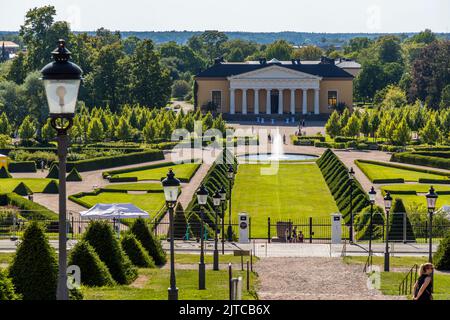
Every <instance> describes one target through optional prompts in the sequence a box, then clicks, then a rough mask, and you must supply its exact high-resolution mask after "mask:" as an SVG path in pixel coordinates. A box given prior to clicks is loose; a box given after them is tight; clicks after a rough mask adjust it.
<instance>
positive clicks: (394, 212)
mask: <svg viewBox="0 0 450 320" xmlns="http://www.w3.org/2000/svg"><path fill="white" fill-rule="evenodd" d="M404 215H406V208H405V205H404V204H403V201H402V199H398V198H396V199H395V200H394V205H393V206H392V209H391V218H390V221H389V224H390V225H389V240H403V230H404V229H403V228H404V226H403V224H404V222H405V220H404V219H405V217H404ZM415 240H416V238H415V236H414V231H413V228H412V226H411V222H410V221H409V218H408V215H406V241H415Z"/></svg>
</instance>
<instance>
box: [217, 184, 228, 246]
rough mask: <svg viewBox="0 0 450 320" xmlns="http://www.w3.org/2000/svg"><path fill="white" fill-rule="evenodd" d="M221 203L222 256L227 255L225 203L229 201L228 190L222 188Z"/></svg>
mask: <svg viewBox="0 0 450 320" xmlns="http://www.w3.org/2000/svg"><path fill="white" fill-rule="evenodd" d="M219 194H220V198H221V199H220V200H221V201H220V203H221V204H222V219H221V220H222V254H225V201H227V190H225V188H224V187H223V186H222V188H220V191H219Z"/></svg>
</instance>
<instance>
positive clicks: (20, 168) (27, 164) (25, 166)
mask: <svg viewBox="0 0 450 320" xmlns="http://www.w3.org/2000/svg"><path fill="white" fill-rule="evenodd" d="M8 170H9V172H13V173H16V172H36V171H37V168H36V162H34V161H21V162H10V163H9V164H8Z"/></svg>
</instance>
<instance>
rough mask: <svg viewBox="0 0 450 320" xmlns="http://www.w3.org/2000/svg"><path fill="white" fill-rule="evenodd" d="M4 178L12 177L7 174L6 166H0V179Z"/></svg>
mask: <svg viewBox="0 0 450 320" xmlns="http://www.w3.org/2000/svg"><path fill="white" fill-rule="evenodd" d="M5 178H12V176H11V175H10V174H9V172H8V169H6V167H1V168H0V179H5Z"/></svg>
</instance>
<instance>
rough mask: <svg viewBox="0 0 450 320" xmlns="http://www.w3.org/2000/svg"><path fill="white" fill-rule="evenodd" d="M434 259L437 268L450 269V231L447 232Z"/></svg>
mask: <svg viewBox="0 0 450 320" xmlns="http://www.w3.org/2000/svg"><path fill="white" fill-rule="evenodd" d="M433 261H434V262H435V264H436V269H438V270H443V271H444V270H445V271H450V232H447V235H446V236H445V237H444V239H442V240H441V243H440V244H439V246H438V249H437V251H436V253H435V254H434V257H433Z"/></svg>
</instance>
